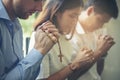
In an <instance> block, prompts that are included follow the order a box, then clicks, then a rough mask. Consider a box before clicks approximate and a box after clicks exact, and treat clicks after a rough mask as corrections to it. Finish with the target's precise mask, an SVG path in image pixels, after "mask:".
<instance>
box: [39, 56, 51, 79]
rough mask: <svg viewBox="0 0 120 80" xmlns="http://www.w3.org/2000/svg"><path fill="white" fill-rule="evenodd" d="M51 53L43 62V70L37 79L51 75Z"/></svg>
mask: <svg viewBox="0 0 120 80" xmlns="http://www.w3.org/2000/svg"><path fill="white" fill-rule="evenodd" d="M49 61H50V60H49V54H46V55H45V56H44V58H43V60H42V63H41V71H40V73H39V75H38V77H37V79H38V80H39V79H40V80H41V79H45V78H48V77H49V76H50V62H49Z"/></svg>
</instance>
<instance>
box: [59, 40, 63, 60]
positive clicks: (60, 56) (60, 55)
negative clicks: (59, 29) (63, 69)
mask: <svg viewBox="0 0 120 80" xmlns="http://www.w3.org/2000/svg"><path fill="white" fill-rule="evenodd" d="M58 47H59V51H60V54H59V55H58V57H59V58H60V62H62V57H63V55H62V51H61V46H60V42H59V41H58Z"/></svg>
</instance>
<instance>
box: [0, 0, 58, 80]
mask: <svg viewBox="0 0 120 80" xmlns="http://www.w3.org/2000/svg"><path fill="white" fill-rule="evenodd" d="M41 10H42V0H0V80H35V78H36V77H37V75H38V73H39V67H40V66H39V64H40V63H41V60H42V58H43V56H44V55H45V54H46V53H47V52H48V51H49V50H50V49H51V48H52V46H53V45H54V42H53V41H56V40H57V38H58V37H59V33H58V30H57V29H56V28H55V26H54V25H53V24H52V23H51V22H50V21H47V22H46V24H47V25H45V24H44V25H43V27H42V29H39V30H37V32H36V34H35V45H34V48H33V49H32V50H31V51H30V53H29V54H28V55H27V56H26V57H25V58H24V57H23V53H22V52H23V51H22V46H23V45H22V40H23V37H22V28H21V25H20V23H19V21H18V19H17V18H21V19H27V18H28V17H29V16H30V15H31V14H32V13H34V12H36V11H41ZM44 26H45V27H44ZM48 28H49V29H48ZM50 31H52V34H53V35H51V33H50ZM45 32H46V33H47V35H46V33H45ZM48 45H49V46H48Z"/></svg>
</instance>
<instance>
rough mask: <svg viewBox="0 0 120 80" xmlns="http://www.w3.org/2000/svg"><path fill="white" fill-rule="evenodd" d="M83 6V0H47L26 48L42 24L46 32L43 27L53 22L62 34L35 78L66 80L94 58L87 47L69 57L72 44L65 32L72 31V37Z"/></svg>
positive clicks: (40, 79) (39, 79) (32, 41)
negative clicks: (73, 56)
mask: <svg viewBox="0 0 120 80" xmlns="http://www.w3.org/2000/svg"><path fill="white" fill-rule="evenodd" d="M82 7H83V1H82V0H47V2H46V3H45V5H44V7H43V10H42V12H41V13H40V14H39V15H38V17H37V19H36V21H35V24H34V26H35V28H34V32H33V34H32V37H31V41H30V47H29V50H30V49H31V47H33V44H34V33H35V31H36V30H37V29H38V28H41V27H42V26H43V25H44V27H42V28H44V29H46V33H47V28H46V27H45V26H48V25H49V28H50V27H51V24H54V26H56V27H57V28H58V30H59V32H60V34H61V35H60V38H59V40H56V42H57V43H58V44H56V45H55V46H54V47H53V48H52V49H51V50H50V51H49V53H48V54H46V55H45V57H44V59H43V61H42V64H41V72H40V75H39V76H38V78H37V79H38V80H42V79H48V80H65V79H67V78H68V77H69V76H70V75H71V74H72V73H73V72H74V71H75V70H77V69H80V68H81V67H82V66H84V65H86V64H90V63H91V62H92V61H93V59H94V57H93V51H92V50H91V49H88V48H83V49H81V50H80V51H79V53H78V54H77V56H76V57H75V58H74V60H72V55H71V53H72V47H71V46H72V45H71V44H69V41H68V40H69V39H68V38H67V39H66V35H67V34H71V36H72V34H73V32H74V29H75V26H76V23H77V21H78V16H79V15H80V12H81V9H82ZM51 33H52V31H51ZM51 35H52V34H51ZM51 35H48V36H51ZM70 38H71V37H70ZM60 45H62V47H61V46H60ZM48 46H49V45H48ZM66 49H68V50H66ZM81 53H82V55H81ZM59 58H60V59H59Z"/></svg>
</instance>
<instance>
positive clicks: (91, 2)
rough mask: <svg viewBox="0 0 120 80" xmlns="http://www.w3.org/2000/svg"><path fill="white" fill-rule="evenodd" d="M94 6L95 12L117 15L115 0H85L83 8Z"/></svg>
mask: <svg viewBox="0 0 120 80" xmlns="http://www.w3.org/2000/svg"><path fill="white" fill-rule="evenodd" d="M90 6H94V10H95V12H98V13H107V14H109V15H110V16H111V17H113V18H115V19H116V18H117V17H118V6H117V3H116V0H87V1H86V3H85V5H84V9H87V8H88V7H90Z"/></svg>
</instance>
